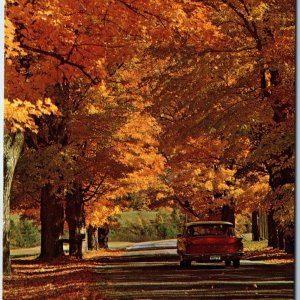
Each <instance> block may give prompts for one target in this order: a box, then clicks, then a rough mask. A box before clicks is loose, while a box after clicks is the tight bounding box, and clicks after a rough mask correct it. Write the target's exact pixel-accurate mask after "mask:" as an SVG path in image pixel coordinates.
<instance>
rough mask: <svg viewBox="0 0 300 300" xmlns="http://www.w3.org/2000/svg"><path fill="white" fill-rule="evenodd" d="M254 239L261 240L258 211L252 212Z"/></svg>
mask: <svg viewBox="0 0 300 300" xmlns="http://www.w3.org/2000/svg"><path fill="white" fill-rule="evenodd" d="M252 240H253V241H259V240H260V232H259V226H258V212H257V211H254V212H252Z"/></svg>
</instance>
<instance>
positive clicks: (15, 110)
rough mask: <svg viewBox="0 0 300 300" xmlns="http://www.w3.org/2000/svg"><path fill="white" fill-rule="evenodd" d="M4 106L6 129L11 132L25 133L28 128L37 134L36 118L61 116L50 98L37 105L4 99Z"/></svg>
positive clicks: (39, 101)
mask: <svg viewBox="0 0 300 300" xmlns="http://www.w3.org/2000/svg"><path fill="white" fill-rule="evenodd" d="M4 106H5V110H4V118H5V129H6V130H8V131H10V132H16V131H18V130H21V131H24V130H25V129H26V128H27V129H30V130H32V131H33V132H37V130H38V126H37V125H36V123H35V122H34V117H41V116H42V115H50V114H54V115H59V114H60V113H59V111H58V109H57V107H56V106H55V105H54V104H52V102H51V100H50V99H49V98H46V99H44V101H42V100H38V101H37V103H36V105H34V104H32V103H31V102H29V101H22V100H20V99H14V100H13V101H12V102H11V101H9V100H8V99H4Z"/></svg>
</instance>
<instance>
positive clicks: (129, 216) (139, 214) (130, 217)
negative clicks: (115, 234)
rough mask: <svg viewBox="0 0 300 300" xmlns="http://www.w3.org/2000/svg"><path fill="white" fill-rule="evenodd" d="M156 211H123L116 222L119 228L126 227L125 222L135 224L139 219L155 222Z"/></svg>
mask: <svg viewBox="0 0 300 300" xmlns="http://www.w3.org/2000/svg"><path fill="white" fill-rule="evenodd" d="M157 214H158V211H136V210H134V211H125V212H123V213H122V214H121V215H120V216H118V220H119V222H120V225H121V226H126V223H127V222H132V223H135V222H136V221H137V220H138V219H139V218H141V219H143V220H146V221H150V220H155V218H156V216H157Z"/></svg>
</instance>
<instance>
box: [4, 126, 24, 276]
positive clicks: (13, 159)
mask: <svg viewBox="0 0 300 300" xmlns="http://www.w3.org/2000/svg"><path fill="white" fill-rule="evenodd" d="M23 143H24V134H23V132H20V131H19V132H17V133H15V134H11V135H8V134H5V135H4V147H3V150H4V153H3V154H4V161H3V167H4V183H3V273H4V274H10V273H11V263H10V241H9V231H10V218H9V217H10V190H11V184H12V179H13V176H14V171H15V167H16V164H17V162H18V159H19V157H20V153H21V151H22V148H23Z"/></svg>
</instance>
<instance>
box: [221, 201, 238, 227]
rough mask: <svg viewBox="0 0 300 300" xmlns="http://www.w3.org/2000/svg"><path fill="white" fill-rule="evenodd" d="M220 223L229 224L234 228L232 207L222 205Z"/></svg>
mask: <svg viewBox="0 0 300 300" xmlns="http://www.w3.org/2000/svg"><path fill="white" fill-rule="evenodd" d="M222 221H227V222H231V223H232V224H233V226H234V227H235V215H234V205H227V204H226V205H223V207H222Z"/></svg>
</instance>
